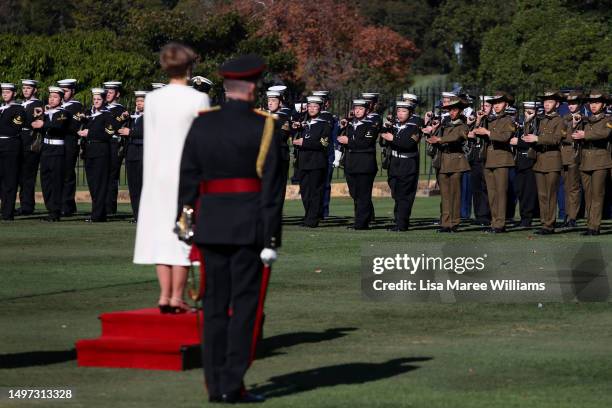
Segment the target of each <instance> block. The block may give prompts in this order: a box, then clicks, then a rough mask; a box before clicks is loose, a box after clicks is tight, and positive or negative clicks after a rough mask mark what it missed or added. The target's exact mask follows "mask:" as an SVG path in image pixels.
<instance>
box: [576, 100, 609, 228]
mask: <svg viewBox="0 0 612 408" xmlns="http://www.w3.org/2000/svg"><path fill="white" fill-rule="evenodd" d="M606 99H607V95H605V94H604V93H603V92H600V91H596V90H593V91H591V93H590V94H589V95H587V96H586V98H585V100H586V101H588V103H589V109H590V111H591V113H592V114H593V115H592V116H590V117H589V118H588V119H587V120H586V122H585V124H584V130H576V131H574V133H572V138H573V139H574V140H576V141H578V142H580V144H581V146H580V173H581V178H582V186H583V187H584V198H585V201H586V214H588V215H587V230H586V231H585V232H584V233H583V234H582V235H599V226H600V224H601V215H602V211H603V204H604V196H605V191H606V179H607V178H608V172H609V169H611V168H612V158H610V151H609V150H608V149H607V147H608V144H609V143H610V142H611V139H612V119H611V118H609V117H606V116H605V114H604V108H605V102H606Z"/></svg>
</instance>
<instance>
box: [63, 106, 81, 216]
mask: <svg viewBox="0 0 612 408" xmlns="http://www.w3.org/2000/svg"><path fill="white" fill-rule="evenodd" d="M62 109H64V110H65V111H66V112H68V115H69V118H68V131H67V132H66V137H65V138H64V152H65V156H64V165H65V166H66V169H65V170H64V187H63V190H62V213H63V214H64V215H72V214H74V213H75V212H76V210H77V207H76V201H75V199H74V196H75V194H76V164H77V160H78V158H79V143H78V141H79V135H78V134H77V132H78V131H79V127H80V121H79V114H81V113H82V112H83V110H84V109H83V105H82V104H81V102H79V101H77V100H74V99H71V100H69V101H68V102H64V103H62Z"/></svg>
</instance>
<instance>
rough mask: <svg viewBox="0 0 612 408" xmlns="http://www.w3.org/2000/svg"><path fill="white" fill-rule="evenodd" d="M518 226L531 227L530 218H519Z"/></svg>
mask: <svg viewBox="0 0 612 408" xmlns="http://www.w3.org/2000/svg"><path fill="white" fill-rule="evenodd" d="M519 227H522V228H529V227H531V220H528V219H524V220H521V223H520V224H519Z"/></svg>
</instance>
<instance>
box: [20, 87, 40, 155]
mask: <svg viewBox="0 0 612 408" xmlns="http://www.w3.org/2000/svg"><path fill="white" fill-rule="evenodd" d="M21 106H23V109H24V114H25V119H24V121H23V127H22V128H21V143H22V147H23V150H24V151H28V152H29V151H31V150H32V143H33V142H34V137H33V134H32V132H33V129H32V122H34V120H36V119H35V118H34V109H36V108H40V109H42V110H43V112H44V103H43V102H42V101H41V100H40V99H36V98H32V99H30V100H27V101H24V102H23V103H22V104H21Z"/></svg>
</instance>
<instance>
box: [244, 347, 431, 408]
mask: <svg viewBox="0 0 612 408" xmlns="http://www.w3.org/2000/svg"><path fill="white" fill-rule="evenodd" d="M431 359H432V357H411V358H407V357H404V358H395V359H392V360H389V361H386V362H384V363H348V364H337V365H332V366H326V367H319V368H314V369H311V370H304V371H296V372H293V373H289V374H283V375H279V376H276V377H270V378H269V379H268V382H269V384H264V385H255V386H254V387H253V388H252V389H251V391H252V392H254V393H257V394H263V395H265V396H266V397H269V398H270V397H282V396H287V395H292V394H297V393H300V392H305V391H312V390H315V389H317V388H321V387H334V386H336V385H353V384H363V383H366V382H371V381H378V380H383V379H386V378H390V377H394V376H397V375H401V374H404V373H407V372H409V371H413V370H416V369H417V368H420V366H418V365H414V364H411V363H416V362H420V361H428V360H431Z"/></svg>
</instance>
